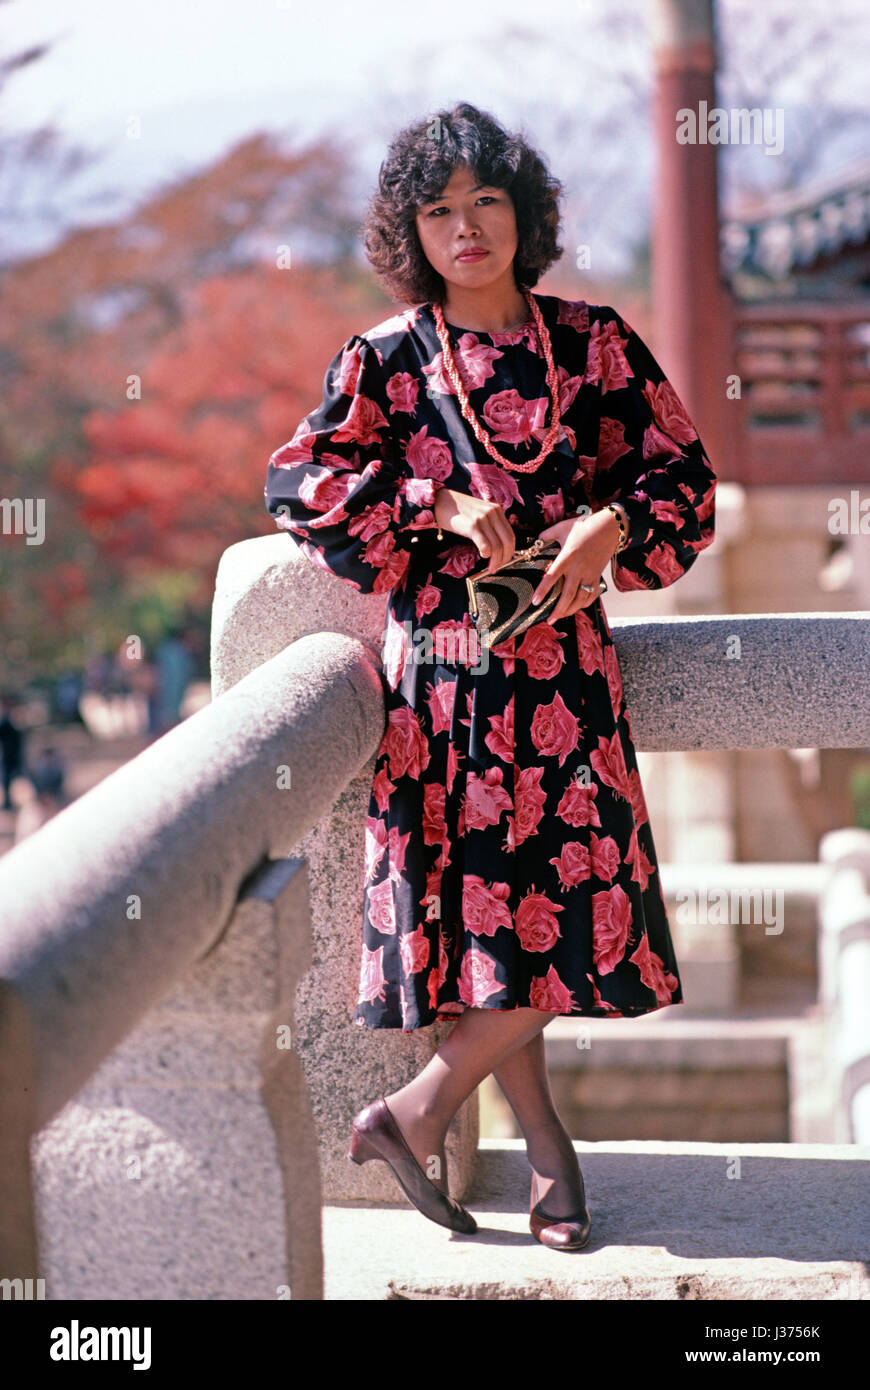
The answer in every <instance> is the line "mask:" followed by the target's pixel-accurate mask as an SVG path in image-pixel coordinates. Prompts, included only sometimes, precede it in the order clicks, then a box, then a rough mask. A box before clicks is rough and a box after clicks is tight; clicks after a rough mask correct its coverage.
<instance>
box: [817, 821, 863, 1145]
mask: <svg viewBox="0 0 870 1390" xmlns="http://www.w3.org/2000/svg"><path fill="white" fill-rule="evenodd" d="M820 857H821V860H822V862H823V863H824V864H826V865H827V866H828V869H829V875H828V879H827V882H826V884H825V888H824V891H823V894H822V900H821V904H820V911H819V925H820V932H819V963H820V970H819V978H820V990H819V993H820V996H821V1002H822V1006H823V1008H824V1010H825V1013H826V1015H827V1017H828V1019H829V1020H830V1033H831V1052H832V1056H831V1057H830V1058H829V1065H830V1068H831V1072H832V1073H833V1075H834V1076H835V1077H836V1079H837V1083H838V1096H837V1100H838V1107H837V1119H838V1126H839V1133H838V1135H837V1139H838V1141H839V1142H841V1143H844V1144H870V833H868V831H866V830H858V829H850V830H835V831H833V832H832V833H831V834H829V835H825V836H823V838H822V842H821V845H820Z"/></svg>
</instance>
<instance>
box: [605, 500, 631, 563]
mask: <svg viewBox="0 0 870 1390" xmlns="http://www.w3.org/2000/svg"><path fill="white" fill-rule="evenodd" d="M605 511H608V512H613V515H614V516H615V517H616V520H617V521H618V522H619V544H618V545H617V547H616V551H615V552H614V553H615V554H617V555H618V554H619V552H620V550H624V549H625V547H626V546H627V544H628V518H627V516H626V513H625V509H624V508H623V507H621V506H620V504H619V503H618V502H608V503H607V504H606V506H605Z"/></svg>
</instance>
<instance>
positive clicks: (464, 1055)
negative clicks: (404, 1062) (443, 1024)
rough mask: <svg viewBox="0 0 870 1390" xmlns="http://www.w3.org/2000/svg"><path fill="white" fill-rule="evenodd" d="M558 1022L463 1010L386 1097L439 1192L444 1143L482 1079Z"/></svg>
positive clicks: (514, 1012) (543, 1016)
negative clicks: (437, 1044)
mask: <svg viewBox="0 0 870 1390" xmlns="http://www.w3.org/2000/svg"><path fill="white" fill-rule="evenodd" d="M556 1017H557V1015H556V1014H555V1013H542V1012H541V1011H540V1010H538V1009H473V1008H466V1009H464V1010H463V1012H462V1013H461V1014H460V1015H459V1018H458V1020H457V1022H456V1023H455V1024H454V1026H453V1029H452V1031H451V1033H450V1036H449V1037H448V1038H447V1039H446V1040H445V1041H444V1042H443V1043H442V1044H441V1046H440V1047H439V1049H438V1051H437V1052H436V1053H435V1055H434V1057H431V1058H430V1059H429V1061H428V1062H427V1063H426V1066H425V1067H424V1068H423V1070H422V1071H421V1072H420V1073H419V1075H417V1076H415V1077H414V1079H413V1081H409V1082H408V1085H407V1086H403V1087H402V1088H401V1089H400V1090H398V1091H394V1092H393V1093H392V1094H391V1095H386V1096H385V1097H384V1099H385V1100H386V1102H387V1105H388V1106H389V1108H390V1111H391V1112H392V1115H393V1117H394V1119H395V1120H396V1123H397V1124H398V1126H399V1128H400V1129H401V1131H402V1133H403V1134H404V1136H405V1140H406V1142H407V1144H408V1147H409V1148H410V1150H411V1152H412V1153H413V1155H414V1157H415V1158H416V1160H417V1162H418V1163H419V1164H420V1166H421V1168H422V1169H423V1172H424V1173H425V1174H426V1176H427V1177H428V1178H431V1180H432V1182H433V1183H434V1184H435V1186H436V1187H440V1188H441V1190H442V1191H443V1192H446V1191H447V1162H446V1158H445V1154H444V1140H445V1137H446V1135H447V1130H448V1129H449V1127H450V1122H451V1120H452V1119H453V1116H454V1115H455V1114H456V1111H457V1110H458V1109H459V1107H460V1105H461V1104H462V1102H463V1101H464V1100H467V1099H468V1097H469V1096H470V1095H471V1093H472V1091H473V1090H474V1089H475V1087H477V1086H479V1085H480V1083H481V1081H482V1080H483V1079H484V1077H485V1076H489V1074H490V1072H491V1071H493V1069H494V1068H495V1067H497V1066H499V1065H500V1064H502V1063H503V1062H504V1061H505V1059H506V1058H507V1057H509V1056H510V1054H511V1053H512V1052H514V1051H515V1050H516V1049H517V1048H521V1047H523V1045H524V1044H525V1043H527V1042H528V1041H529V1039H530V1038H533V1037H534V1036H535V1034H536V1033H539V1032H540V1031H541V1030H542V1029H544V1028H546V1026H547V1024H548V1023H549V1022H550V1020H551V1019H553V1018H556ZM548 1210H549V1208H548Z"/></svg>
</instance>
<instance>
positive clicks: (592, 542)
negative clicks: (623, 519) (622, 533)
mask: <svg viewBox="0 0 870 1390" xmlns="http://www.w3.org/2000/svg"><path fill="white" fill-rule="evenodd" d="M538 535H539V537H540V538H541V540H551V539H555V540H557V541H558V542H559V543H560V545H561V547H562V548H561V550H560V551H559V554H558V555H557V556H556V558H555V560H553V561H552V563H551V564H550V568H549V569H548V570H547V572H546V574H545V575H544V576H543V577H542V579H541V581H540V583H539V584H538V587H537V589H536V590H535V592H534V594H533V596H532V597H533V601H534V602H535V603H538V602H539V601H540V599H542V598H544V596H545V595H546V593H547V592H548V590H550V589H551V588H552V587H553V585H554V584H555V583H557V582H558V579H559V576H560V575H564V576H565V583H564V585H563V587H562V592H561V594H560V595H559V599H558V602H557V603H556V607H555V608H554V609H553V611H552V613H551V614H550V616H549V617H548V619H547V622H549V623H556V622H558V621H559V620H560V619H561V618H570V617H571V615H572V613H577V612H579V610H580V609H581V608H588V606H589V604H590V603H594V602H595V600H596V599H597V598H598V584H599V580H600V579H601V571H602V570H603V569H604V567H605V565H606V564H608V562H609V561H610V559H611V556H613V555H614V554H615V552H616V547H617V544H618V542H619V522H618V521H617V519H616V517H615V516H614V514H613V512H609V511H607V510H606V509H602V510H601V511H599V512H592V513H591V514H590V515H588V516H582V517H576V516H571V517H567V518H566V519H565V520H564V521H557V522H556V523H555V525H553V526H547V527H545V529H544V530H543V531H539V532H538ZM581 584H591V585H592V592H591V593H590V592H589V590H588V589H581V588H580V585H581Z"/></svg>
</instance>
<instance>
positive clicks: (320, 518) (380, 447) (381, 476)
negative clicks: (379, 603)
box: [264, 334, 442, 594]
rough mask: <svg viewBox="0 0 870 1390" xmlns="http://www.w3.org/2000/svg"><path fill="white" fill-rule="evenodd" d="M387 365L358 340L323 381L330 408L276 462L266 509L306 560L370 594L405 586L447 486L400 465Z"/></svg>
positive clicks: (302, 428) (321, 409)
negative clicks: (414, 552) (417, 545)
mask: <svg viewBox="0 0 870 1390" xmlns="http://www.w3.org/2000/svg"><path fill="white" fill-rule="evenodd" d="M389 406H390V403H389V400H388V399H387V395H386V388H385V381H384V375H383V370H382V368H381V363H380V360H379V358H378V354H377V352H376V350H375V348H374V347H373V346H372V345H371V343H369V342H368V341H367V340H366V339H365V338H362V337H360V336H359V335H357V334H352V335H351V337H350V338H348V339H347V341H346V342H345V343H344V344H343V345H342V347H340V348H339V350H338V352H337V353H336V354H335V356H334V357H333V359H332V361H331V362H330V364H329V366H328V368H327V370H326V374H325V376H324V378H323V399H322V401H321V402H320V404H319V405H318V406H317V407H316V408H315V409H314V410H313V411H311V412H310V413H309V414H308V415H306V416H304V417H303V419H302V420H301V421H300V423H299V426H298V428H297V430H296V432H295V434H294V435H293V438H292V439H290V440H288V442H287V443H286V444H282V446H281V447H280V449H276V451H275V453H274V454H273V455H272V457H271V458H270V459H269V464H268V468H267V470H266V486H265V489H264V495H265V499H266V509H267V511H268V512H270V514H271V515H272V516H274V518H275V522H276V525H277V526H278V527H279V529H281V530H284V531H288V532H290V534H291V535H293V536H294V537H295V538H296V540H297V542H298V544H299V546H300V548H301V549H302V551H303V553H304V554H305V555H307V556H308V557H309V559H311V560H312V561H313V562H314V563H315V564H317V565H319V566H320V567H321V568H322V569H326V570H329V571H330V572H331V573H332V574H334V575H337V576H338V578H339V579H344V580H345V581H346V582H347V583H349V584H352V585H353V586H354V588H355V589H358V590H359V591H361V592H362V593H365V594H372V593H383V592H384V591H386V590H389V589H393V588H395V587H401V585H402V584H403V583H404V577H405V573H406V571H407V568H408V563H409V561H410V558H411V553H410V546H411V544H412V543H413V540H414V537H415V533H416V532H418V531H420V530H422V529H424V528H427V527H428V528H431V527H434V526H437V524H438V523H437V521H436V520H435V513H434V510H433V509H434V505H435V494H436V492H437V491H438V488H439V487H440V486H442V484H440V483H438V482H436V481H434V480H433V479H432V478H420V477H416V476H415V475H414V474H413V472H412V470H411V469H410V467H409V466H408V464H407V463H404V462H402V461H401V460H400V459H399V456H398V448H397V445H396V441H395V438H394V436H393V433H392V431H391V429H390V424H389V418H388V412H389Z"/></svg>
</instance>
